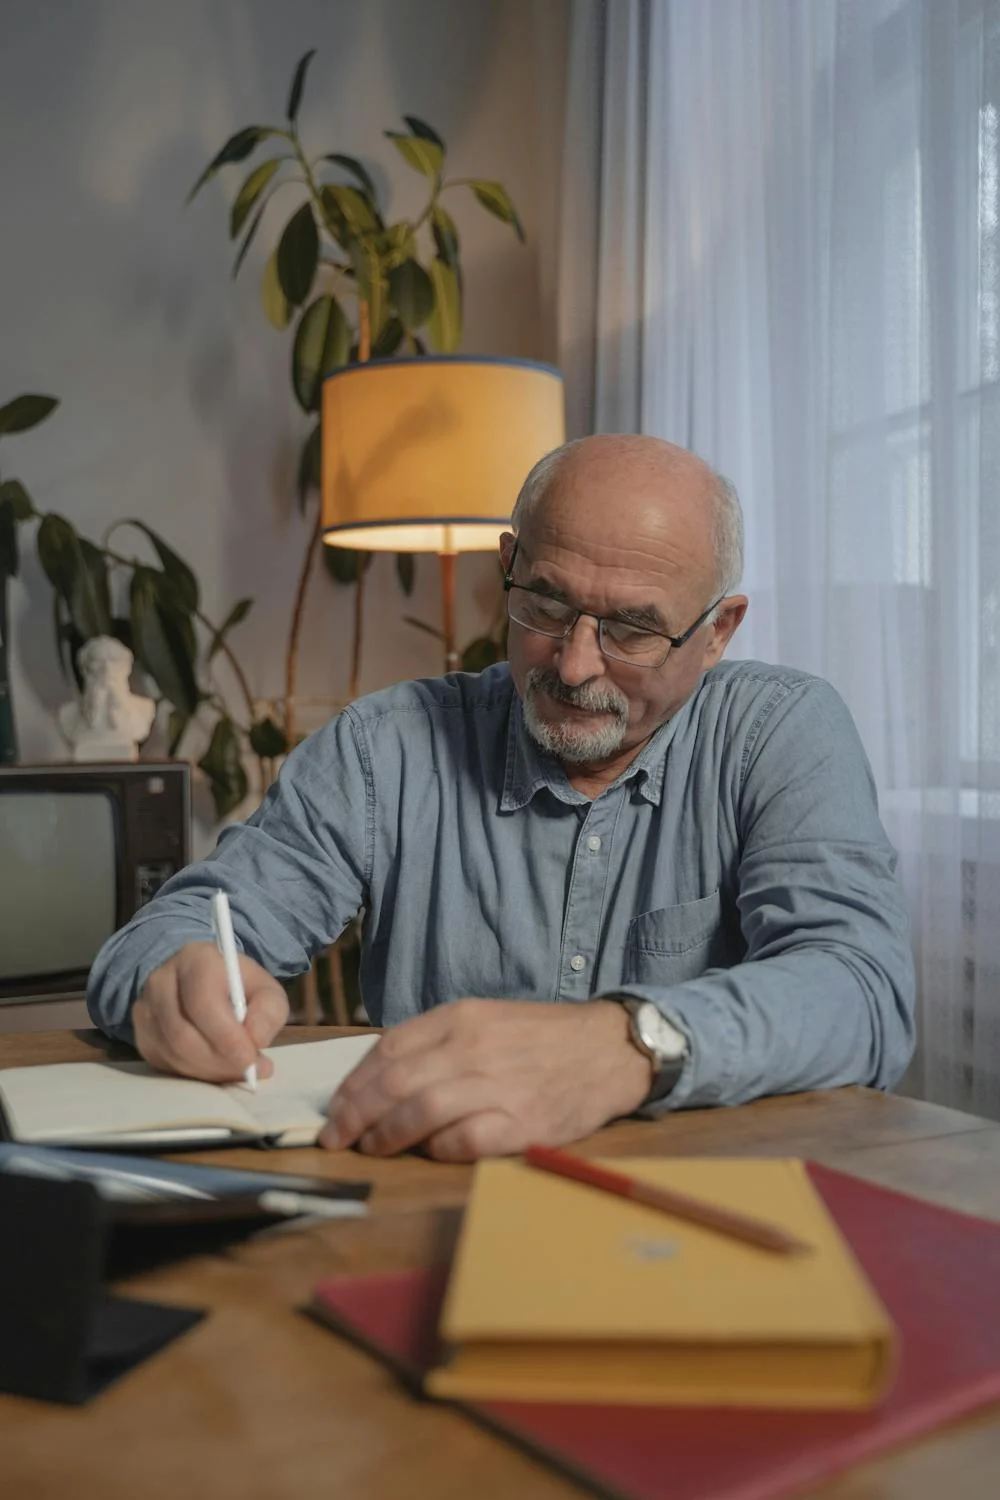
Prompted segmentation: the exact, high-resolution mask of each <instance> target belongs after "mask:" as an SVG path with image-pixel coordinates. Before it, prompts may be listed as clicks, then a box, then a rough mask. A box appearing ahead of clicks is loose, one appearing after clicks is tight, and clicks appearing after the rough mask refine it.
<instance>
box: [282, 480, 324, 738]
mask: <svg viewBox="0 0 1000 1500" xmlns="http://www.w3.org/2000/svg"><path fill="white" fill-rule="evenodd" d="M322 530H323V508H322V506H321V505H320V506H317V509H316V520H315V521H314V522H313V529H312V533H311V535H310V537H309V545H308V546H307V547H306V555H305V557H304V558H303V561H302V571H301V573H300V574H299V583H298V587H297V589H296V590H295V603H294V605H293V606H292V624H291V629H290V630H289V632H288V649H287V650H286V652H285V717H284V730H285V739H286V740H287V741H288V747H289V749H291V747H292V743H293V740H294V737H295V709H294V706H293V702H292V700H293V697H294V694H295V674H296V669H297V665H298V654H299V636H300V634H301V631H302V613H303V608H304V606H305V602H306V588H307V586H308V583H309V574H310V573H311V572H312V565H313V558H314V557H315V555H316V548H317V546H318V545H319V540H320V536H321V535H322Z"/></svg>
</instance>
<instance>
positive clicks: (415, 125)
mask: <svg viewBox="0 0 1000 1500" xmlns="http://www.w3.org/2000/svg"><path fill="white" fill-rule="evenodd" d="M403 119H404V120H405V121H406V123H407V125H409V127H410V129H411V130H412V131H413V134H414V135H418V136H419V137H420V139H421V140H423V141H433V142H434V144H435V146H440V147H441V150H442V151H444V141H443V140H442V139H441V137H440V136H439V135H438V133H437V131H436V130H432V129H431V127H430V126H429V125H427V124H426V123H425V122H424V121H423V120H418V119H417V117H416V115H404V116H403Z"/></svg>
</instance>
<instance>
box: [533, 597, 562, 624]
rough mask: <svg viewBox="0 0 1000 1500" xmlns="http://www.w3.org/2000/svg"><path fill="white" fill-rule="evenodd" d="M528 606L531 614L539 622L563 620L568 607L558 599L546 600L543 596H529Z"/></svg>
mask: <svg viewBox="0 0 1000 1500" xmlns="http://www.w3.org/2000/svg"><path fill="white" fill-rule="evenodd" d="M529 604H530V607H531V610H532V612H533V614H535V615H536V616H537V618H538V619H540V620H565V618H566V616H567V614H568V613H569V606H568V605H566V604H561V603H560V602H559V600H558V599H547V598H546V597H545V595H544V594H531V595H530V596H529Z"/></svg>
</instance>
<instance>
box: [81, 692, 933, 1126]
mask: <svg viewBox="0 0 1000 1500" xmlns="http://www.w3.org/2000/svg"><path fill="white" fill-rule="evenodd" d="M894 868H895V856H894V854H893V851H892V849H891V847H890V845H889V843H888V841H887V839H886V836H885V833H884V832H883V829H882V826H881V824H880V822H879V818H878V813H877V809H876V801H875V792H874V786H873V782H872V777H871V772H870V770H869V767H868V763H867V761H866V759H865V755H864V751H863V750H862V747H861V744H860V742H859V739H858V736H857V733H856V731H855V728H854V725H853V722H852V720H851V718H850V715H849V714H848V712H847V709H846V708H845V706H844V704H843V703H842V701H841V699H840V698H839V697H838V696H837V694H836V693H835V692H834V690H833V689H832V688H831V687H830V686H829V685H828V684H827V683H825V682H822V681H820V680H819V679H818V678H814V677H808V676H805V675H804V674H802V673H800V672H794V671H791V670H786V669H782V668H777V667H771V666H766V665H763V664H761V663H758V662H733V663H729V662H721V663H719V664H718V665H717V666H715V667H713V668H712V669H711V671H709V672H708V673H706V674H705V676H704V677H703V678H702V680H701V682H700V684H699V686H698V688H697V689H696V691H695V693H694V694H693V696H692V697H691V698H690V699H689V700H688V702H687V703H686V704H685V705H684V707H683V708H682V709H680V710H679V712H678V713H677V714H676V715H675V716H674V717H673V719H671V720H670V722H669V723H667V724H665V725H663V726H662V727H661V728H660V729H659V730H658V731H657V733H656V734H655V735H654V736H653V738H652V739H651V741H650V742H649V743H648V744H647V745H646V746H645V747H644V749H643V750H642V752H641V754H640V755H639V756H638V757H637V759H636V760H635V761H633V763H632V764H631V766H630V767H629V768H628V770H627V771H626V772H625V774H624V775H622V776H621V777H620V778H619V779H618V781H616V782H615V783H614V784H613V785H612V786H610V787H609V788H608V789H607V790H606V791H604V792H602V793H601V795H600V796H598V797H596V798H595V799H594V800H592V801H591V800H589V799H588V798H587V797H585V796H584V795H583V794H582V793H580V792H577V791H574V789H573V788H572V787H571V786H570V784H569V782H568V780H567V778H566V776H565V774H564V772H563V771H562V769H561V767H560V766H559V765H558V764H557V762H555V761H554V760H552V759H551V758H550V757H548V756H547V755H545V754H543V753H542V752H541V751H539V750H538V749H536V747H535V746H534V744H533V742H532V741H531V740H530V739H529V737H528V735H527V733H526V731H525V729H524V724H523V719H522V714H521V706H520V700H519V698H518V696H517V694H516V692H515V690H514V686H513V683H512V680H511V677H510V673H509V671H508V669H507V666H506V665H505V664H502V665H499V666H496V667H491V668H490V669H489V670H487V671H485V672H483V673H482V674H481V675H478V676H474V675H467V674H455V675H452V676H449V677H445V678H441V679H432V680H426V681H418V682H405V683H400V684H399V685H397V686H395V687H392V688H389V689H387V690H386V691H384V692H379V693H374V694H372V695H371V696H369V697H365V698H362V699H360V700H358V701H357V702H355V703H353V704H352V705H351V706H350V707H349V708H347V709H345V710H344V711H343V713H341V714H340V715H339V716H338V717H337V718H336V719H334V720H332V721H331V722H330V723H329V724H327V725H326V726H325V727H324V728H323V729H321V730H319V731H318V732H317V733H316V734H314V735H312V736H311V737H310V738H309V739H308V740H306V741H305V742H304V743H303V744H302V745H300V746H299V747H298V749H296V750H295V751H294V752H293V754H291V755H290V756H289V757H288V759H287V761H286V763H285V765H284V767H283V769H282V772H281V775H280V777H279V778H278V781H277V783H276V784H275V785H274V786H273V787H272V788H271V790H270V791H269V792H268V794H267V796H266V798H265V799H264V802H263V803H262V805H261V807H260V808H259V810H258V811H257V812H255V813H254V815H253V816H252V817H251V818H250V819H249V820H248V821H247V822H246V823H245V824H240V825H236V826H234V827H231V828H228V829H226V830H225V832H224V833H223V834H222V836H221V838H220V840H219V844H218V847H217V848H216V849H215V851H214V852H213V853H212V854H211V855H210V856H209V857H208V858H207V859H205V860H202V861H200V862H199V863H197V864H194V865H190V866H188V867H187V868H186V869H184V870H182V871H181V872H180V873H179V874H178V875H176V876H175V877H174V878H173V879H172V880H171V881H170V882H169V883H168V884H167V885H166V886H164V888H163V890H162V891H161V893H160V894H159V895H157V897H156V898H155V899H154V900H153V901H152V902H151V903H150V904H149V905H148V906H147V907H145V908H144V909H143V910H142V911H141V912H139V914H138V915H137V916H136V917H135V918H134V919H133V921H132V922H131V923H130V924H129V926H128V927H126V928H124V929H123V930H122V931H121V932H119V933H117V934H115V936H114V937H112V938H111V939H110V940H109V941H108V942H107V943H106V944H105V946H104V948H103V949H102V950H101V953H100V954H99V956H98V958H97V961H96V963H95V964H94V967H93V970H92V973H91V979H90V987H89V1001H90V1010H91V1014H92V1016H93V1018H94V1020H95V1021H96V1022H97V1023H98V1025H100V1026H102V1027H103V1028H104V1029H105V1030H107V1031H109V1032H111V1033H113V1034H118V1035H122V1036H128V1035H129V1025H128V1013H129V1007H130V1005H131V1003H132V1001H133V999H134V997H135V996H136V995H137V994H138V993H139V991H140V990H141V988H142V985H143V984H144V983H145V980H146V978H147V976H148V975H149V973H150V972H151V971H152V969H154V968H155V967H156V966H157V965H158V964H161V963H163V962H164V961H165V960H166V959H167V958H168V957H169V956H170V955H171V954H173V953H174V952H176V951H177V949H178V948H180V947H181V946H182V945H183V944H185V943H188V942H191V941H194V940H197V939H201V940H203V941H207V940H210V938H211V926H210V919H209V896H210V893H211V891H212V890H213V889H215V888H217V887H222V888H223V889H225V890H226V891H227V892H228V893H229V897H230V902H231V905H232V912H233V922H234V926H235V930H236V934H237V939H238V941H239V942H240V944H241V945H242V947H243V949H244V950H245V952H246V953H248V954H250V955H251V956H252V957H253V958H255V959H256V960H257V961H258V962H259V963H260V964H262V965H263V966H264V967H265V968H267V969H268V970H269V971H270V972H271V973H273V974H275V975H277V976H278V977H279V978H286V977H289V976H291V975H293V974H296V973H298V972H300V971H301V970H303V969H304V968H305V967H306V966H307V964H308V961H309V959H310V956H311V955H312V954H314V953H316V952H317V951H318V950H319V949H320V948H321V947H323V946H324V945H325V944H327V943H329V942H331V941H332V940H333V939H334V938H335V937H336V936H337V935H338V934H339V933H340V932H341V930H342V929H343V928H344V926H345V925H346V923H347V922H348V921H349V920H350V919H351V918H352V917H353V916H354V915H355V914H356V913H357V912H358V911H359V910H360V909H362V908H363V909H364V910H365V912H366V916H365V921H364V940H363V950H362V959H361V978H362V986H363V992H364V997H365V1003H366V1005H367V1007H368V1010H369V1013H370V1014H371V1017H372V1019H373V1021H375V1022H376V1023H378V1024H381V1025H385V1026H392V1025H395V1024H396V1023H397V1022H399V1021H402V1020H404V1019H406V1017H408V1016H414V1015H417V1014H418V1013H419V1012H421V1011H425V1010H429V1009H430V1008H431V1007H432V1006H435V1005H441V1004H443V1003H444V1002H446V1001H449V1000H454V999H457V998H459V997H461V996H470V995H471V996H485V997H491V998H498V997H499V998H526V999H531V1000H538V1001H561V1002H564V1003H567V1004H577V1003H580V1002H583V1001H586V1000H588V999H590V998H591V997H593V996H596V995H601V994H607V993H611V992H615V993H628V994H632V995H637V996H641V997H643V998H646V999H650V1000H653V1001H654V1002H655V1003H656V1004H657V1005H658V1006H660V1007H661V1008H662V1010H663V1012H664V1014H665V1015H667V1016H668V1017H669V1019H670V1020H671V1021H672V1022H673V1023H674V1025H675V1026H677V1027H678V1028H679V1029H680V1030H681V1031H683V1032H684V1033H685V1034H686V1035H687V1037H688V1038H689V1040H690V1043H691V1056H690V1060H689V1062H688V1063H687V1065H686V1067H685V1071H684V1075H683V1077H682V1079H681V1081H680V1083H679V1084H678V1086H677V1088H676V1089H675V1090H674V1092H673V1094H672V1095H671V1097H670V1099H669V1105H670V1107H678V1106H681V1105H696V1104H735V1103H738V1102H740V1101H742V1100H746V1099H750V1098H753V1097H754V1096H755V1095H759V1094H764V1093H780V1092H786V1091H792V1090H797V1089H809V1088H816V1087H820V1086H826V1085H834V1084H847V1083H865V1084H875V1085H878V1086H880V1087H888V1086H889V1085H891V1084H892V1083H893V1082H894V1081H895V1079H896V1078H897V1077H898V1076H899V1074H900V1073H901V1072H902V1070H903V1068H904V1067H905V1065H906V1062H907V1060H908V1058H909V1056H910V1051H911V1046H912V1035H913V1023H912V1012H913V998H914V997H913V988H914V981H913V967H912V960H911V956H910V950H909V943H908V936H907V923H906V917H905V913H904V905H903V899H902V893H901V891H900V888H899V886H898V884H897V881H896V878H895V874H894Z"/></svg>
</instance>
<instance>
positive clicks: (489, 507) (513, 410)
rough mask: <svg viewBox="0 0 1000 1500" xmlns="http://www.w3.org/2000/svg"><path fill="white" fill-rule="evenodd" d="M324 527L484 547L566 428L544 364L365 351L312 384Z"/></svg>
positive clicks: (376, 537) (446, 548)
mask: <svg viewBox="0 0 1000 1500" xmlns="http://www.w3.org/2000/svg"><path fill="white" fill-rule="evenodd" d="M322 420H323V536H324V540H325V541H327V542H330V543H332V544H333V545H335V546H337V547H362V548H366V549H371V550H372V551H391V552H439V553H444V554H448V553H456V552H473V551H492V550H493V549H494V548H495V547H496V545H497V539H498V537H499V535H500V532H501V531H502V530H503V529H504V528H505V527H506V526H507V525H508V523H509V521H510V513H511V509H512V507H513V505H514V501H515V500H516V499H517V494H518V491H519V490H520V488H521V485H522V483H523V481H524V479H525V477H526V475H527V473H528V471H529V469H530V468H531V467H532V465H533V464H535V463H536V462H537V460H538V459H540V458H541V457H542V456H543V454H545V453H548V452H550V450H551V449H553V448H557V447H558V446H559V445H560V444H561V443H562V442H563V441H564V440H565V418H564V411H563V383H562V376H561V375H560V373H559V371H558V370H555V369H553V368H552V366H551V365H542V364H536V363H534V362H533V361H530V360H523V359H485V358H480V359H476V358H469V359H466V358H462V357H454V356H442V357H440V358H427V359H399V360H372V361H371V362H370V363H368V364H363V365H351V366H349V367H348V368H346V369H344V370H338V371H337V372H336V373H335V374H333V375H331V376H329V377H328V379H327V380H326V381H324V384H323V412H322Z"/></svg>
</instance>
